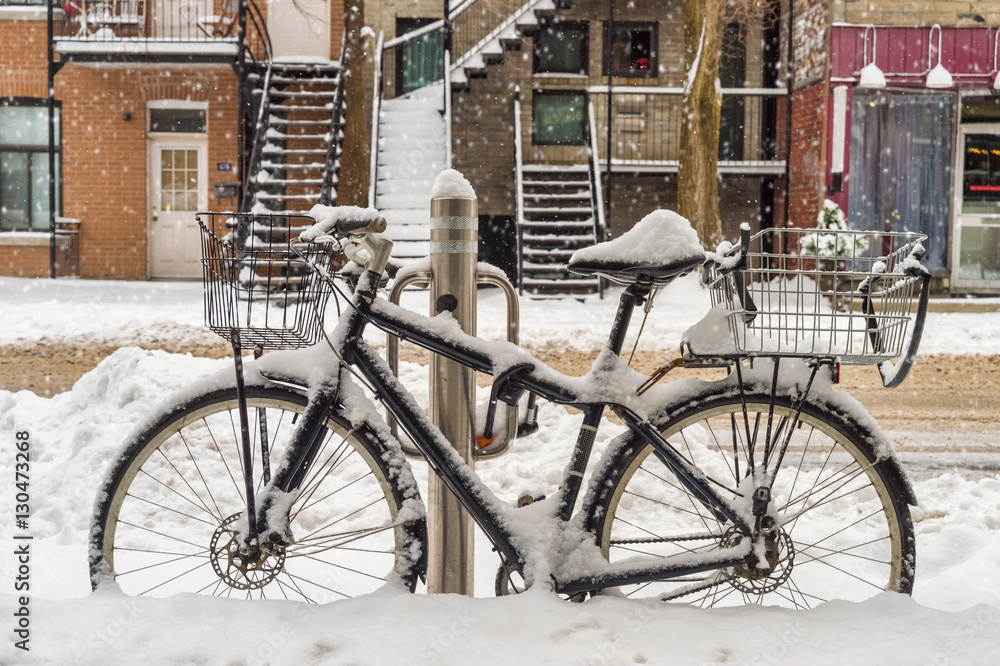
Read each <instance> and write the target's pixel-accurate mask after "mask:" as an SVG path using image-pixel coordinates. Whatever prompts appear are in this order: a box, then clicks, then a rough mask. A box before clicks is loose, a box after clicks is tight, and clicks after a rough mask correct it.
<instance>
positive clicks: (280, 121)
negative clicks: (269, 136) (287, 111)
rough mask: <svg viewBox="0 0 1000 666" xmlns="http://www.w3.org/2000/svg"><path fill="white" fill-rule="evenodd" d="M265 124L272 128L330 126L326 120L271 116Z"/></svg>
mask: <svg viewBox="0 0 1000 666" xmlns="http://www.w3.org/2000/svg"><path fill="white" fill-rule="evenodd" d="M267 122H268V124H269V125H271V126H272V127H273V126H278V125H289V126H303V127H316V126H329V124H330V121H329V120H327V119H326V118H299V119H289V118H284V117H281V116H271V117H269V118H268V120H267Z"/></svg>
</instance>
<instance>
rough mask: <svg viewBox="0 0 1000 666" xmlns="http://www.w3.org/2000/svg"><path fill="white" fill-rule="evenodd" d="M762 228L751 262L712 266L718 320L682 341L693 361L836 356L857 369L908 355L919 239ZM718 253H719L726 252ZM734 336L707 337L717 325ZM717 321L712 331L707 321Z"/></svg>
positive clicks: (918, 279) (723, 261) (919, 272)
mask: <svg viewBox="0 0 1000 666" xmlns="http://www.w3.org/2000/svg"><path fill="white" fill-rule="evenodd" d="M818 238H819V237H818V236H817V234H816V231H815V230H814V229H795V228H788V229H766V230H764V231H761V232H759V233H757V234H756V235H754V236H753V237H752V238H751V240H750V244H749V248H748V251H747V254H746V265H745V267H740V266H739V265H738V264H736V265H735V266H734V262H733V261H731V259H732V257H720V258H719V261H718V262H710V263H709V265H708V270H707V275H706V282H707V284H708V286H709V290H710V293H711V298H712V305H713V313H711V317H712V318H713V322H706V325H705V326H702V327H694V328H693V330H691V331H689V335H688V336H686V337H687V339H686V340H685V346H686V349H687V351H688V352H689V353H690V354H692V355H695V356H713V355H714V356H799V357H833V358H838V359H839V360H840V362H842V363H846V364H854V365H864V364H871V363H878V362H880V361H887V360H890V359H893V358H896V357H897V356H899V355H900V354H902V352H903V350H904V345H905V344H906V341H907V333H908V331H909V330H910V324H911V320H912V315H911V309H912V304H913V302H914V300H915V299H916V298H917V297H918V296H919V295H920V288H921V283H922V280H924V276H925V274H926V272H925V271H924V270H923V268H922V266H920V262H919V260H920V258H921V257H922V256H923V253H924V249H923V246H922V245H921V244H920V241H922V240H924V239H925V237H924V236H921V235H919V234H911V233H899V232H881V231H852V230H847V229H840V228H836V226H834V225H831V227H828V228H826V229H824V230H823V233H822V238H821V240H822V242H817V239H818ZM726 245H727V247H726V248H722V247H720V253H721V252H723V250H727V251H728V253H729V254H732V253H733V252H738V249H732V250H729V249H728V248H729V247H730V246H728V244H726ZM720 310H721V311H722V313H723V314H724V318H725V321H726V325H727V327H728V333H729V335H728V336H720V335H702V333H703V332H704V331H705V330H706V329H711V328H713V327H715V326H717V325H718V318H719V314H720ZM709 324H712V325H709Z"/></svg>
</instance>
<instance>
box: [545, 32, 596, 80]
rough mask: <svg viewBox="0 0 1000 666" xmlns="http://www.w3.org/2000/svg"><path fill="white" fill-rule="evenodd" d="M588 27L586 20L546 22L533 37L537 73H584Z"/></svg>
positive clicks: (586, 64)
mask: <svg viewBox="0 0 1000 666" xmlns="http://www.w3.org/2000/svg"><path fill="white" fill-rule="evenodd" d="M589 33H590V27H589V24H588V23H587V22H586V21H545V22H543V23H542V24H541V26H540V28H539V30H538V36H537V37H535V58H534V71H535V73H536V74H586V73H587V71H588V59H589V57H590V56H589V55H588V54H589V47H588V44H589V41H590V39H589Z"/></svg>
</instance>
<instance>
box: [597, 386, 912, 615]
mask: <svg viewBox="0 0 1000 666" xmlns="http://www.w3.org/2000/svg"><path fill="white" fill-rule="evenodd" d="M770 404H771V397H770V395H768V394H766V393H744V394H743V395H742V397H741V395H740V392H739V391H737V390H735V389H733V388H732V387H731V386H730V387H715V388H710V389H708V390H707V391H705V392H703V393H702V394H701V395H697V396H693V397H689V398H686V399H684V400H681V401H679V402H677V403H676V404H675V405H674V406H673V407H667V408H665V409H663V410H660V413H661V414H663V415H664V416H663V417H662V419H658V420H657V421H655V422H656V423H657V425H658V428H659V429H660V431H661V432H662V433H663V434H664V436H665V438H666V439H667V441H668V442H670V443H671V444H672V445H673V446H674V447H675V448H677V449H678V450H679V451H680V452H681V453H682V454H683V455H684V456H685V457H687V459H688V460H689V461H691V462H694V463H695V464H696V465H697V467H699V468H700V469H702V470H703V471H705V472H706V473H707V474H708V475H709V477H710V478H711V479H713V483H714V482H718V483H719V484H721V485H722V486H725V487H727V488H730V491H731V492H730V494H729V495H728V496H729V497H730V498H733V499H735V498H736V497H737V495H736V493H737V492H740V491H741V490H742V491H743V492H742V495H743V497H745V498H746V500H745V501H749V497H748V495H749V494H750V493H752V490H753V482H752V481H742V484H743V485H742V486H740V482H741V480H743V479H746V478H747V477H748V476H749V474H748V464H747V461H748V460H749V458H750V452H751V451H752V452H753V456H754V460H755V469H757V470H760V469H761V465H762V460H763V458H764V451H763V449H765V448H766V447H765V446H761V445H762V444H764V442H765V440H766V439H767V434H766V433H767V419H768V418H769V414H773V415H774V416H773V417H771V419H772V420H771V422H772V435H771V441H772V442H775V441H777V442H781V441H783V438H784V435H786V434H787V431H786V430H785V429H784V426H782V425H781V424H782V422H784V424H785V425H788V424H790V423H791V422H792V418H793V411H792V406H793V403H792V401H791V399H790V398H788V397H787V396H780V395H779V396H776V397H775V398H774V411H773V412H770V411H769V410H770ZM744 405H745V406H746V409H747V414H748V416H747V417H746V418H744V412H743V410H744ZM782 419H784V421H782ZM880 438H882V436H881V435H880V433H879V432H877V426H874V424H873V423H872V424H868V425H866V424H863V423H860V422H859V421H858V420H857V419H856V418H854V417H853V416H852V415H851V414H850V413H848V412H847V411H845V410H842V409H838V408H837V407H836V406H834V405H830V404H817V403H815V402H807V403H806V404H804V405H803V408H802V411H801V414H800V417H799V424H798V426H797V427H795V428H794V430H793V436H792V439H791V440H790V443H789V446H788V449H787V451H786V453H785V455H784V457H783V458H782V459H781V462H780V463H779V464H780V465H781V467H780V468H779V470H778V473H777V474H776V477H775V483H774V486H773V488H772V493H773V494H772V506H774V507H776V508H777V510H776V511H775V512H774V513H776V514H777V515H776V517H775V519H776V522H777V528H778V529H777V533H775V534H773V536H772V539H771V540H770V541H766V542H765V543H766V546H765V548H764V558H763V559H764V560H767V563H766V564H765V565H764V566H763V571H762V570H761V569H758V568H756V567H748V566H746V565H742V566H739V567H732V568H730V569H726V570H722V571H715V572H710V573H709V574H707V575H706V574H698V575H695V576H688V577H686V578H682V579H672V580H665V581H656V582H654V583H645V584H641V585H635V586H631V587H629V588H626V589H622V590H621V591H622V592H623V593H624V594H626V595H628V596H649V597H655V598H660V599H662V600H665V601H667V600H679V601H686V602H689V603H692V604H695V605H699V606H705V607H709V606H723V605H741V604H750V603H756V604H767V605H779V606H787V607H795V608H809V607H812V606H814V605H815V604H817V603H820V602H821V601H826V600H828V599H832V598H847V599H854V600H860V599H864V598H867V597H870V596H873V595H874V594H876V593H879V592H882V591H883V590H894V591H897V592H902V593H906V594H909V593H910V592H911V591H912V589H913V576H914V570H915V561H916V560H915V542H914V535H913V524H912V521H911V518H910V512H909V504H911V503H912V504H915V500H914V499H913V495H912V490H911V489H910V486H909V484H908V482H907V481H906V479H905V477H904V476H903V474H902V470H901V469H900V468H899V466H898V463H896V461H895V458H892V457H888V458H885V457H884V456H883V457H882V458H879V457H878V456H877V455H876V446H875V444H874V443H875V442H879V441H884V438H882V439H881V440H880ZM748 442H749V443H751V444H752V446H748ZM734 446H735V452H734ZM776 450H777V449H773V450H772V452H771V457H770V460H771V465H772V466H773V465H774V464H775V462H777V461H778V460H779V458H778V457H777V456H776V455H775V451H776ZM603 460H604V462H603V464H602V466H601V467H600V468H599V469H598V471H597V472H596V473H595V477H594V481H593V483H592V484H591V491H590V493H589V494H588V497H587V500H586V505H585V507H584V512H585V513H584V515H585V517H586V520H587V525H588V527H589V529H590V530H591V531H592V532H593V533H594V534H595V536H596V538H597V541H598V544H599V545H600V547H601V550H602V552H603V554H604V556H605V558H607V559H609V561H612V562H614V561H617V560H619V559H625V558H626V557H635V556H642V555H652V556H669V555H673V554H678V553H683V552H705V551H708V550H711V549H714V548H718V547H719V546H720V545H732V544H733V543H734V542H735V541H738V540H739V539H740V538H741V537H740V536H738V535H737V533H736V531H735V530H734V529H733V528H732V527H731V526H730V525H727V524H726V522H724V520H723V519H720V518H719V517H717V516H716V515H715V514H714V513H713V512H712V511H711V510H710V509H709V508H708V507H707V505H706V504H705V503H703V502H701V501H699V500H698V499H697V498H696V497H695V496H694V495H692V494H691V493H690V492H689V490H687V489H686V488H685V486H684V485H683V483H681V482H680V481H679V480H678V478H677V477H676V476H675V475H673V474H672V472H670V471H669V469H668V468H667V467H666V466H665V464H664V463H663V461H662V459H661V458H660V456H659V454H657V453H655V451H654V450H653V448H652V447H651V446H650V445H649V444H648V443H646V442H645V441H644V440H642V439H641V438H639V437H638V436H636V435H634V434H631V433H626V434H625V435H623V436H622V437H621V438H620V440H619V441H618V443H617V448H613V449H612V450H610V451H609V453H608V454H606V455H605V457H604V459H603ZM737 460H738V461H739V465H737V463H736V462H735V461H737ZM747 491H749V492H747ZM852 512H853V513H852ZM695 536H701V537H703V538H701V539H692V538H691V537H695ZM820 564H822V565H826V566H820ZM764 572H766V574H765V573H764ZM762 574H763V575H762Z"/></svg>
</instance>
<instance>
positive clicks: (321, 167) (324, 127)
mask: <svg viewBox="0 0 1000 666" xmlns="http://www.w3.org/2000/svg"><path fill="white" fill-rule="evenodd" d="M251 77H252V78H251V80H252V81H253V83H254V90H253V93H254V95H255V99H256V100H258V104H259V107H258V109H259V111H258V116H257V123H256V128H255V140H254V147H253V155H252V157H251V160H250V166H249V169H248V178H247V188H246V191H245V193H244V199H243V205H242V206H241V210H244V211H253V212H256V213H264V212H269V211H270V212H308V211H309V209H311V208H312V207H313V205H315V204H317V203H323V204H328V205H332V204H334V203H335V202H336V197H337V181H338V178H339V174H340V157H341V145H342V138H343V126H344V115H343V109H344V105H343V95H344V89H343V83H342V78H341V76H340V64H339V63H336V62H329V63H314V62H313V63H310V62H301V63H297V62H272V63H269V64H268V68H267V70H266V72H265V73H264V74H263V75H256V74H255V75H251Z"/></svg>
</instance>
